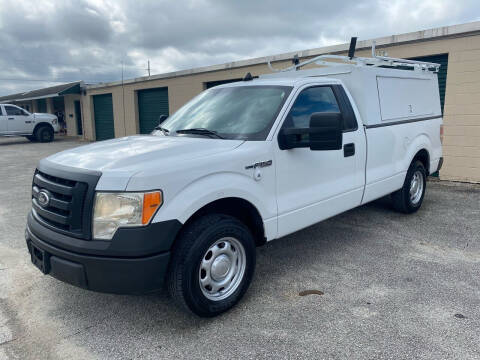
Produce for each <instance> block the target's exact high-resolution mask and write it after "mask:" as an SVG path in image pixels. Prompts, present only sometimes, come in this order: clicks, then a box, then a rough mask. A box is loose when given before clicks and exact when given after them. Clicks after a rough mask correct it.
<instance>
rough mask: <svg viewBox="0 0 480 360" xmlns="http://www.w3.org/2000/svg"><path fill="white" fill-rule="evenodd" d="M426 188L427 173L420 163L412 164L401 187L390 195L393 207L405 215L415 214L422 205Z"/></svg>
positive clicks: (416, 161)
mask: <svg viewBox="0 0 480 360" xmlns="http://www.w3.org/2000/svg"><path fill="white" fill-rule="evenodd" d="M426 188H427V171H426V170H425V167H424V166H423V164H422V162H421V161H418V160H415V161H413V162H412V164H411V165H410V167H409V168H408V171H407V176H406V177H405V182H404V183H403V187H402V188H401V189H400V190H398V191H395V192H394V193H392V201H393V207H394V208H395V210H397V211H400V212H403V213H405V214H411V213H414V212H416V211H417V210H418V209H420V207H421V206H422V203H423V198H424V196H425V189H426Z"/></svg>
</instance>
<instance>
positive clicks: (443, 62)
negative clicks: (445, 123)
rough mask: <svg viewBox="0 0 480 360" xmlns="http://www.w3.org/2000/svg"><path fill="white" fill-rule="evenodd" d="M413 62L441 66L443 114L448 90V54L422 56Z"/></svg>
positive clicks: (439, 78)
mask: <svg viewBox="0 0 480 360" xmlns="http://www.w3.org/2000/svg"><path fill="white" fill-rule="evenodd" d="M412 60H420V61H426V62H432V63H437V64H440V70H439V71H438V88H439V90H440V103H441V104H442V113H443V105H444V104H445V90H446V89H447V70H448V54H441V55H432V56H421V57H416V58H412Z"/></svg>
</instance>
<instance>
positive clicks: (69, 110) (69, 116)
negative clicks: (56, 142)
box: [63, 94, 82, 136]
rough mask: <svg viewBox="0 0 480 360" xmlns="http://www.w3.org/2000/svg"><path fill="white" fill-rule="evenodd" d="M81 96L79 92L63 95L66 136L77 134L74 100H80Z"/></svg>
mask: <svg viewBox="0 0 480 360" xmlns="http://www.w3.org/2000/svg"><path fill="white" fill-rule="evenodd" d="M81 98H82V96H81V95H79V94H69V95H65V96H64V97H63V102H64V104H65V121H66V122H67V135H68V136H77V117H76V116H77V114H75V100H81Z"/></svg>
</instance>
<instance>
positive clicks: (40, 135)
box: [35, 126, 54, 143]
mask: <svg viewBox="0 0 480 360" xmlns="http://www.w3.org/2000/svg"><path fill="white" fill-rule="evenodd" d="M35 135H36V138H37V141H38V142H42V143H45V142H52V141H53V136H54V135H53V129H52V128H51V127H49V126H42V127H40V128H38V129H37V131H36V134H35Z"/></svg>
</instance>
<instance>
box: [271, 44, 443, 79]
mask: <svg viewBox="0 0 480 360" xmlns="http://www.w3.org/2000/svg"><path fill="white" fill-rule="evenodd" d="M375 47H376V44H375V41H372V57H371V58H366V57H353V58H350V57H348V56H343V55H329V54H326V55H319V56H316V57H314V58H312V59H308V60H305V61H303V62H300V63H296V64H294V65H292V66H289V67H287V68H285V69H275V68H273V66H272V64H271V63H270V60H268V61H267V64H268V67H269V68H270V70H272V71H274V72H286V71H296V70H299V69H301V68H302V67H303V66H306V65H308V64H313V63H316V64H318V65H322V66H338V65H345V64H349V65H353V66H391V67H401V66H413V67H414V68H415V69H419V70H427V71H434V72H438V70H439V69H440V64H436V63H431V62H425V61H417V60H408V59H399V58H391V57H387V56H380V55H377V54H376V52H375Z"/></svg>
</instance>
